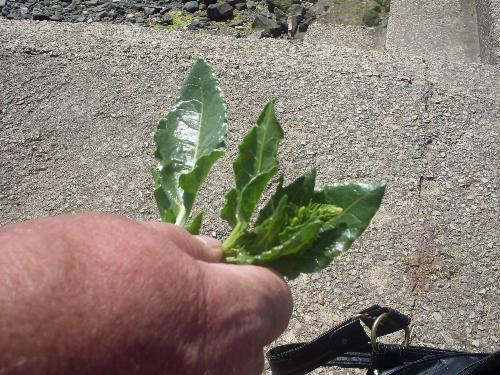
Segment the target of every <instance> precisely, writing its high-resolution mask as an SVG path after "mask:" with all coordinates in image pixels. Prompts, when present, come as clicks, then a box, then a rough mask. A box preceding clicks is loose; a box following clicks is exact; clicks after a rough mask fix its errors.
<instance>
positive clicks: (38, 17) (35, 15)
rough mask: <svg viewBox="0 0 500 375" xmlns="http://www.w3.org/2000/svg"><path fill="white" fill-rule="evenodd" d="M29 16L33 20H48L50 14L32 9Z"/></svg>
mask: <svg viewBox="0 0 500 375" xmlns="http://www.w3.org/2000/svg"><path fill="white" fill-rule="evenodd" d="M31 17H32V18H33V20H35V21H48V20H50V16H49V15H48V14H45V13H43V12H41V11H38V10H37V11H33V12H32V13H31Z"/></svg>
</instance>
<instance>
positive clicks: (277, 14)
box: [274, 8, 287, 28]
mask: <svg viewBox="0 0 500 375" xmlns="http://www.w3.org/2000/svg"><path fill="white" fill-rule="evenodd" d="M286 18H287V16H286V14H285V12H283V11H282V10H281V9H280V8H275V9H274V19H275V20H276V23H277V24H278V25H281V26H283V27H285V28H286V27H287V26H286V25H287V23H286Z"/></svg>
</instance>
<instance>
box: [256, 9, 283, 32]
mask: <svg viewBox="0 0 500 375" xmlns="http://www.w3.org/2000/svg"><path fill="white" fill-rule="evenodd" d="M252 27H253V28H254V29H256V30H262V31H263V32H264V33H268V34H269V35H271V36H274V37H276V36H279V35H281V34H282V33H283V27H282V26H281V25H278V24H277V23H276V21H274V20H271V19H269V18H266V17H264V16H261V15H260V14H257V15H256V16H255V19H254V20H253V22H252Z"/></svg>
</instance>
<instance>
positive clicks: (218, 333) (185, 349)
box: [0, 213, 292, 375]
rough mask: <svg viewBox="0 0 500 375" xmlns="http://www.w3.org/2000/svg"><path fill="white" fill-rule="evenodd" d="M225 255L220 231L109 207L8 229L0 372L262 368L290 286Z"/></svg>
mask: <svg viewBox="0 0 500 375" xmlns="http://www.w3.org/2000/svg"><path fill="white" fill-rule="evenodd" d="M202 240H204V241H205V243H203V242H202ZM220 257H221V251H220V249H219V248H218V245H217V242H216V241H215V240H213V239H210V238H206V237H200V238H196V237H194V236H191V235H190V234H188V233H187V232H186V231H185V230H184V229H182V228H179V227H177V226H174V225H169V224H164V223H159V222H136V221H132V220H128V219H125V218H123V217H119V216H112V215H105V214H97V213H91V214H80V215H68V216H58V217H53V218H44V219H38V220H34V221H28V222H23V223H19V224H12V225H8V226H5V227H3V228H0V301H1V304H2V311H1V314H0V372H2V371H3V373H6V374H11V373H12V374H17V373H23V374H49V373H57V374H63V373H68V374H69V373H71V374H133V373H134V374H155V375H157V374H259V373H261V372H262V369H263V363H264V362H263V351H262V350H263V346H264V345H266V344H269V343H270V342H271V341H272V340H273V339H275V338H276V337H277V336H278V335H279V334H280V333H281V332H282V331H283V330H284V329H285V328H286V326H287V324H288V320H289V317H290V314H291V309H292V301H291V296H290V292H289V289H288V287H287V286H286V284H285V282H284V281H283V280H282V279H281V278H280V277H279V276H278V275H276V274H275V273H273V272H272V271H269V270H267V269H264V268H260V267H255V266H236V265H227V264H221V263H217V262H218V261H219V260H220Z"/></svg>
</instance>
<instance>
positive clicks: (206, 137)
mask: <svg viewBox="0 0 500 375" xmlns="http://www.w3.org/2000/svg"><path fill="white" fill-rule="evenodd" d="M226 131H227V120H226V105H225V102H224V97H223V95H222V92H221V90H220V88H219V85H218V82H217V79H216V78H215V76H214V74H213V72H212V69H211V68H210V66H209V65H208V64H207V63H206V62H205V61H204V60H198V61H196V63H195V64H194V65H193V67H192V69H191V71H190V73H189V75H188V77H187V78H186V80H185V81H184V83H183V85H182V88H181V90H180V93H179V96H178V97H177V99H176V104H175V106H174V107H173V108H172V109H171V110H170V111H169V112H168V114H167V115H166V117H165V118H164V119H162V120H161V121H160V123H159V124H158V127H157V131H156V133H155V136H154V139H155V142H156V152H155V157H156V159H157V160H158V165H157V167H156V168H154V170H153V176H154V178H155V198H156V202H157V205H158V208H159V210H160V215H161V218H162V220H164V221H167V222H175V223H176V224H179V225H182V226H186V225H187V220H188V217H189V214H190V212H191V209H192V207H193V203H194V199H195V197H196V194H197V192H198V190H199V189H200V186H201V184H202V183H203V181H204V179H205V178H206V176H207V174H208V172H209V171H210V169H211V167H212V165H213V164H214V163H215V161H216V160H217V159H218V158H220V157H221V156H222V155H223V154H224V151H225V143H224V140H225V136H226ZM197 220H201V217H200V218H199V219H198V218H197ZM200 224H201V221H200V222H199V223H198V222H195V223H194V227H193V228H195V227H196V226H198V227H199V225H200Z"/></svg>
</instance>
